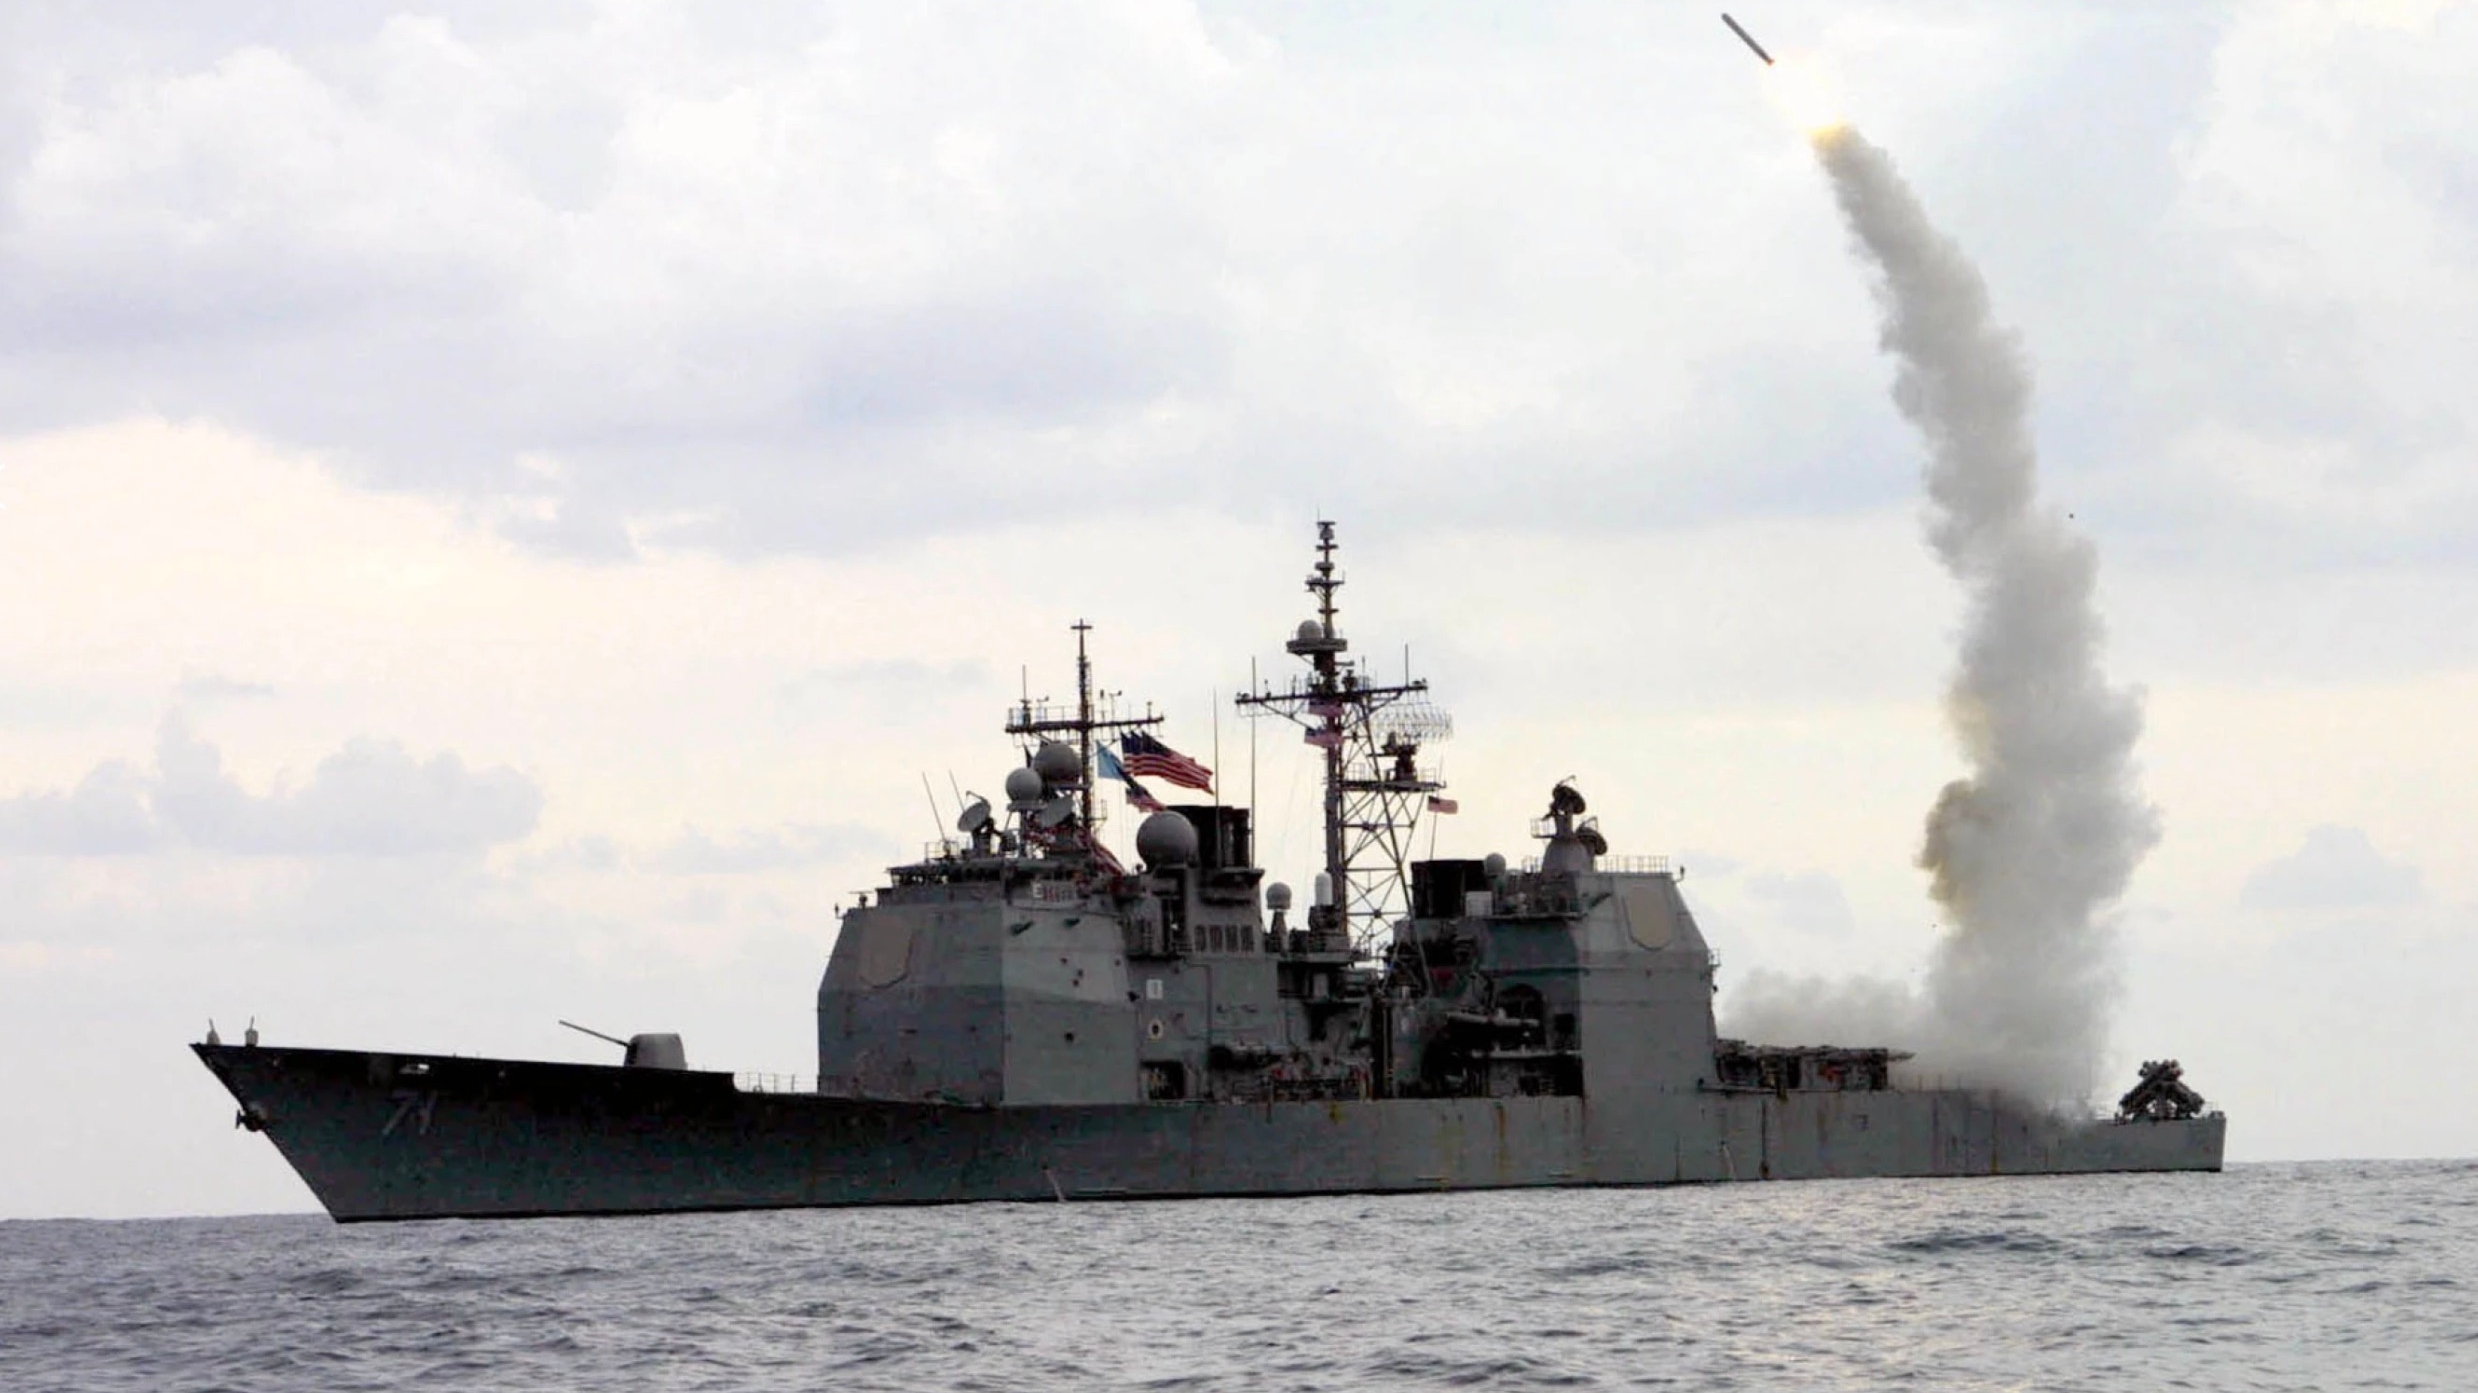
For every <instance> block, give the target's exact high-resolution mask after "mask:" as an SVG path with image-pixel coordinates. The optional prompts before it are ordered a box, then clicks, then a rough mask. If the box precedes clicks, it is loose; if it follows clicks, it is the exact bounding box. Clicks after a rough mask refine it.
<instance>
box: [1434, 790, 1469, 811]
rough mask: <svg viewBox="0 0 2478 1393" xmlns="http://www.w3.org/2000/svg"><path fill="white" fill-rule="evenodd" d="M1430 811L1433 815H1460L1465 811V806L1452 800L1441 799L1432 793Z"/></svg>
mask: <svg viewBox="0 0 2478 1393" xmlns="http://www.w3.org/2000/svg"><path fill="white" fill-rule="evenodd" d="M1428 810H1429V811H1430V812H1432V813H1459V812H1461V811H1462V810H1463V805H1462V804H1460V803H1457V802H1455V801H1454V800H1453V799H1451V798H1440V797H1438V796H1437V795H1436V794H1433V793H1432V794H1430V795H1428Z"/></svg>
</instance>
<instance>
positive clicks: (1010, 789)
mask: <svg viewBox="0 0 2478 1393" xmlns="http://www.w3.org/2000/svg"><path fill="white" fill-rule="evenodd" d="M1040 801H1041V775H1040V774H1038V773H1036V772H1034V771H1033V770H1032V769H1031V768H1029V767H1027V768H1022V769H1010V770H1008V771H1007V806H1008V807H1011V808H1014V809H1016V810H1017V811H1019V812H1020V811H1022V810H1023V809H1025V808H1027V807H1030V806H1032V805H1033V804H1035V803H1038V802H1040Z"/></svg>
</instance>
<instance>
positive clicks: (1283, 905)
mask: <svg viewBox="0 0 2478 1393" xmlns="http://www.w3.org/2000/svg"><path fill="white" fill-rule="evenodd" d="M1290 907H1291V887H1289V886H1287V885H1285V884H1283V883H1282V882H1281V881H1278V880H1277V881H1275V882H1274V883H1273V884H1271V885H1268V886H1266V887H1265V908H1267V909H1270V910H1272V911H1273V912H1274V913H1276V914H1280V913H1281V912H1282V911H1284V910H1286V909H1289V908H1290Z"/></svg>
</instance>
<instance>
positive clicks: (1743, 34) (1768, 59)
mask: <svg viewBox="0 0 2478 1393" xmlns="http://www.w3.org/2000/svg"><path fill="white" fill-rule="evenodd" d="M1721 22H1722V23H1723V24H1726V25H1728V26H1729V32H1731V33H1733V34H1736V35H1737V36H1738V37H1739V39H1740V41H1741V42H1743V43H1745V44H1746V46H1747V47H1749V48H1751V49H1754V50H1755V56H1756V57H1758V58H1761V59H1763V60H1764V66H1765V67H1767V68H1769V67H1771V66H1772V55H1771V54H1769V53H1766V52H1765V51H1764V46H1763V45H1762V44H1759V43H1757V42H1756V41H1755V36H1754V35H1753V34H1750V33H1748V32H1747V31H1746V30H1745V29H1743V28H1740V27H1739V24H1738V21H1737V20H1734V19H1732V18H1730V17H1729V16H1728V15H1727V14H1723V15H1722V16H1721Z"/></svg>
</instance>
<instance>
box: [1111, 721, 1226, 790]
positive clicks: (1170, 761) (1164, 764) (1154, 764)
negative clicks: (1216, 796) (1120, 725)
mask: <svg viewBox="0 0 2478 1393" xmlns="http://www.w3.org/2000/svg"><path fill="white" fill-rule="evenodd" d="M1119 750H1120V751H1121V753H1123V754H1124V755H1125V756H1126V758H1125V759H1123V760H1121V761H1120V764H1121V766H1122V767H1124V768H1125V769H1126V770H1127V772H1128V773H1130V774H1142V775H1144V776H1146V777H1148V778H1156V779H1168V780H1169V781H1170V782H1172V783H1174V784H1177V785H1178V786H1179V787H1181V788H1192V789H1195V790H1197V791H1199V792H1202V793H1211V792H1212V791H1213V771H1212V770H1210V769H1207V768H1206V767H1204V766H1203V765H1201V764H1198V763H1197V762H1196V761H1194V760H1192V759H1189V758H1188V757H1187V756H1186V755H1183V754H1180V753H1179V752H1178V751H1177V750H1174V749H1172V748H1170V747H1169V746H1168V745H1165V744H1163V743H1162V742H1161V741H1159V740H1156V739H1154V738H1153V737H1152V736H1150V735H1147V734H1145V733H1144V732H1143V731H1140V730H1136V731H1129V732H1128V733H1127V734H1125V735H1123V736H1120V737H1119Z"/></svg>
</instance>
